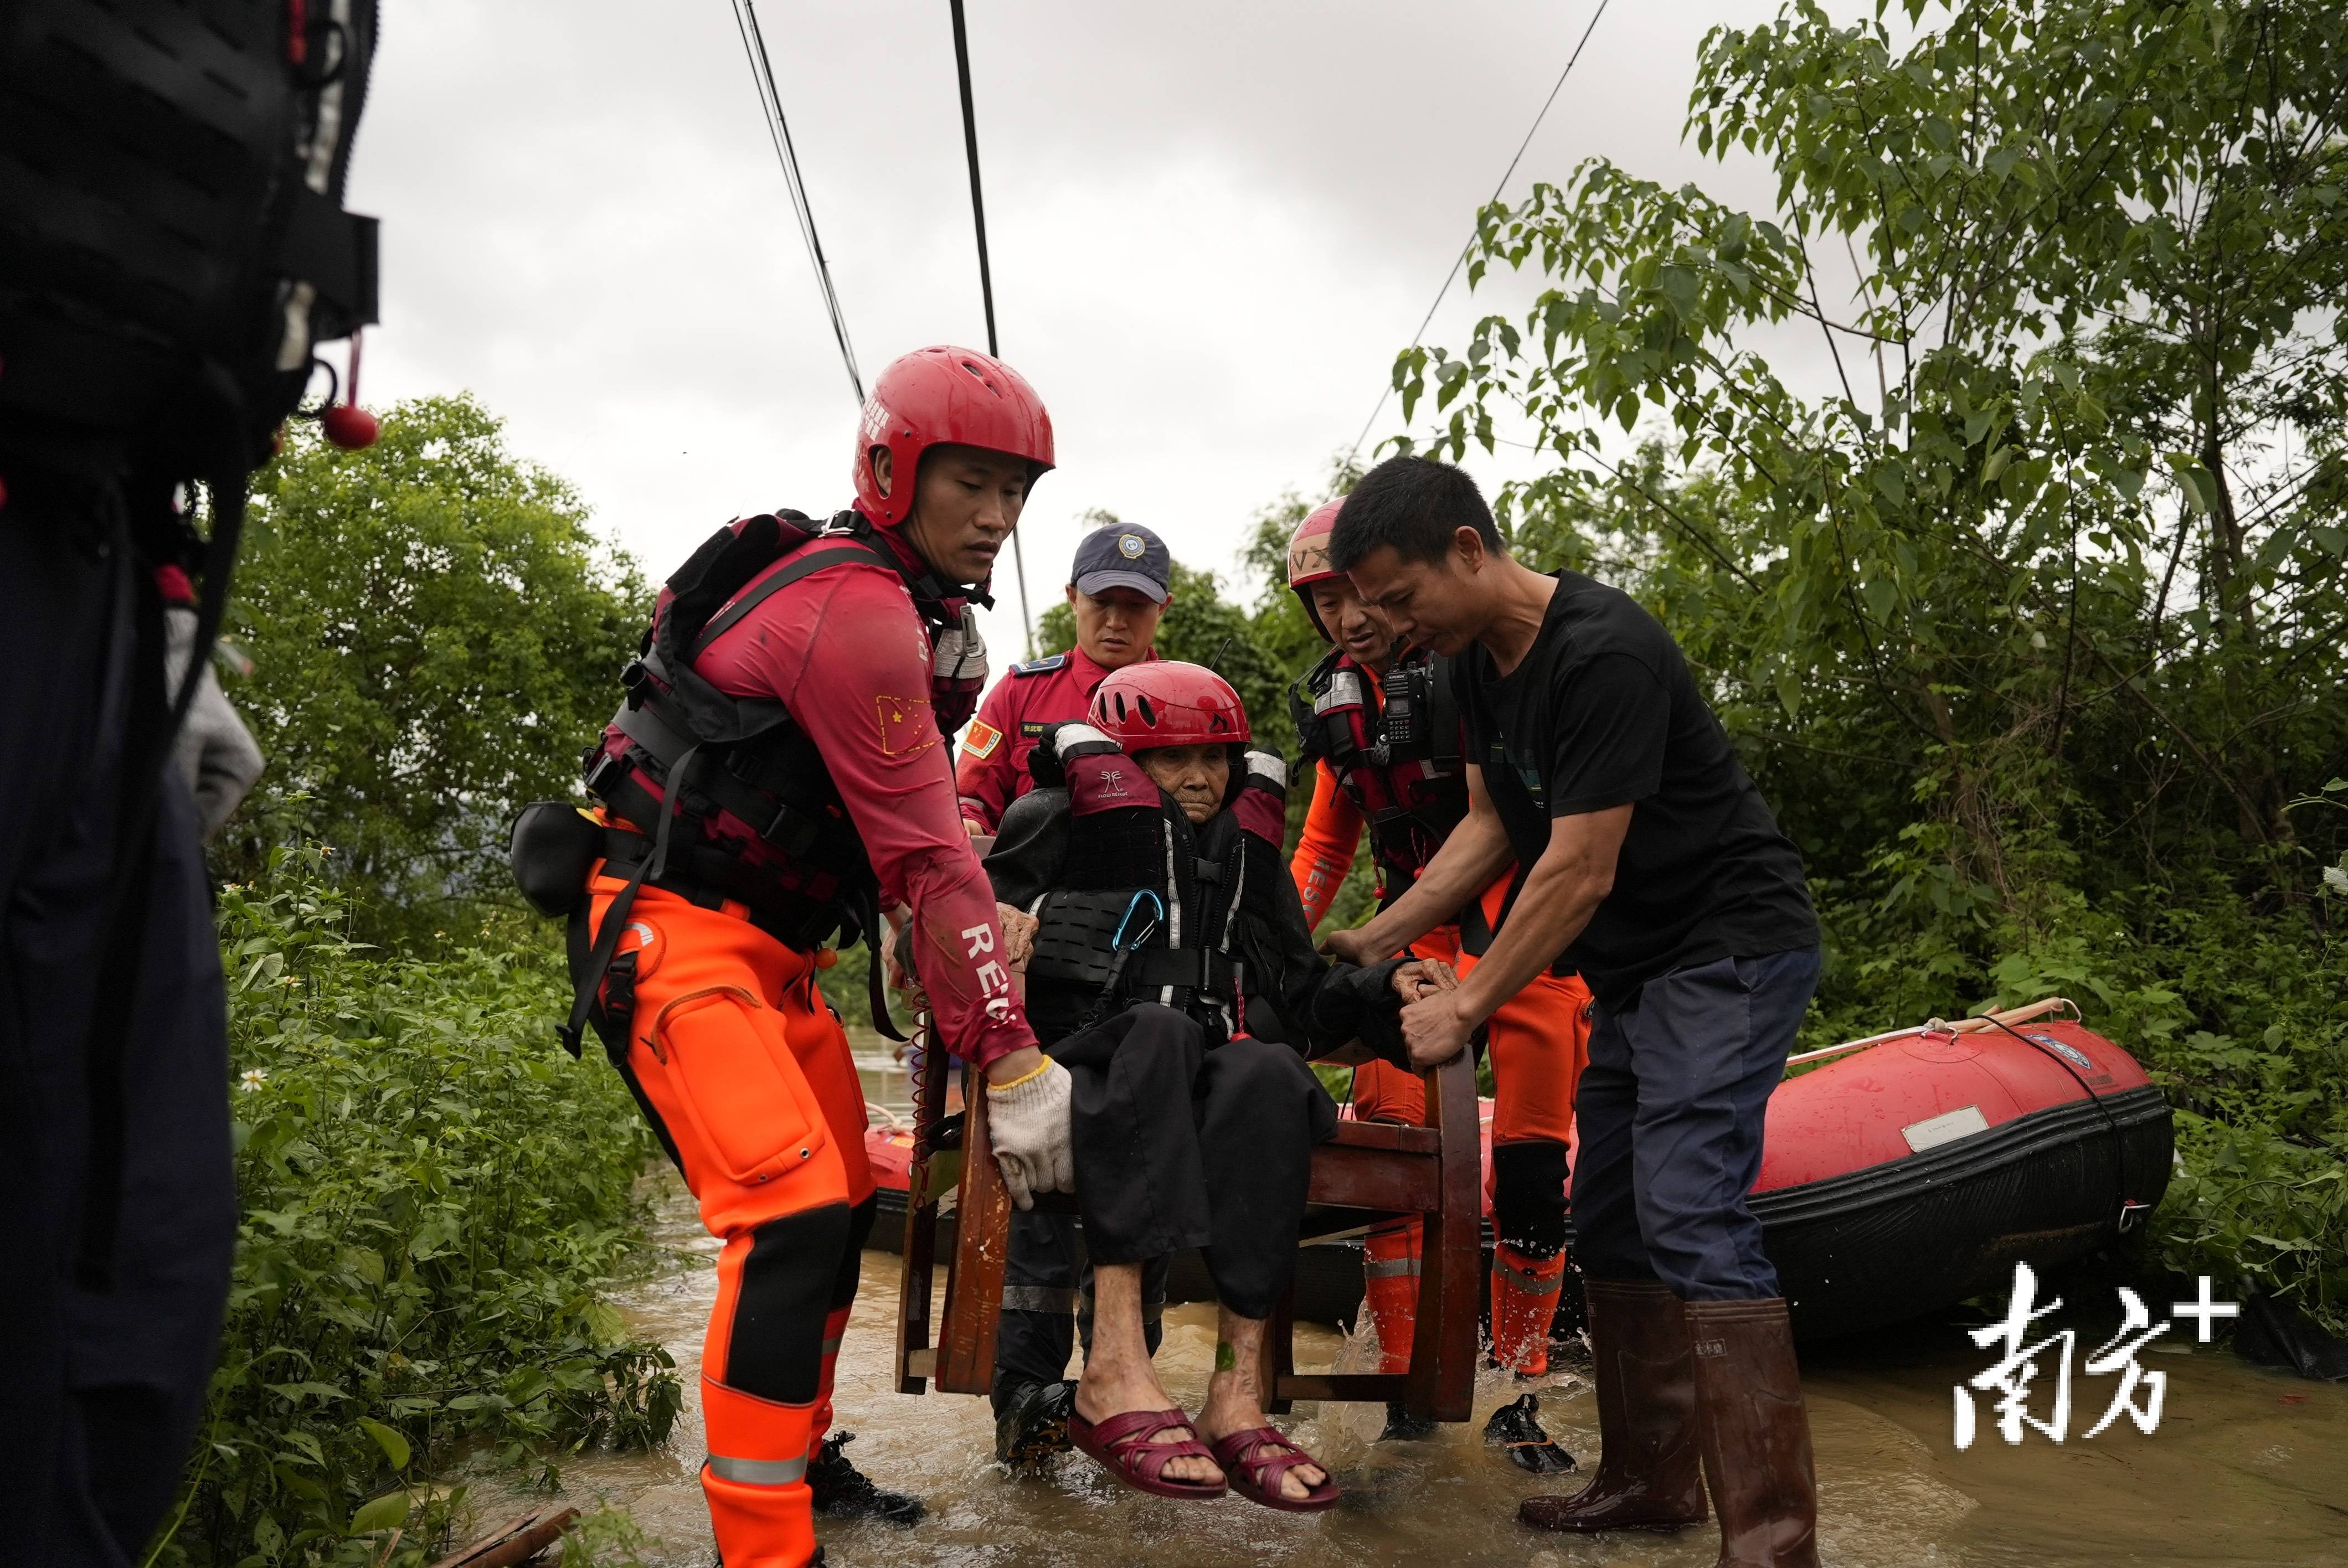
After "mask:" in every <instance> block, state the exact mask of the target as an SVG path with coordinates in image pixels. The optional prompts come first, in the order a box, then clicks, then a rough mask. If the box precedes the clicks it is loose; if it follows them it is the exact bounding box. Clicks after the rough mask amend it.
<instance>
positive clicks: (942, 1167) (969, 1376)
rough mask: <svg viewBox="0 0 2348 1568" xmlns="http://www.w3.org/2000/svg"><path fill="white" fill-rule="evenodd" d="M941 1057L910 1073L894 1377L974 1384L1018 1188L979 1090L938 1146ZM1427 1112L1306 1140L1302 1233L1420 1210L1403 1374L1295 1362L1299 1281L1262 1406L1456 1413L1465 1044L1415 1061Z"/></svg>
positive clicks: (1476, 1200) (984, 1361)
mask: <svg viewBox="0 0 2348 1568" xmlns="http://www.w3.org/2000/svg"><path fill="white" fill-rule="evenodd" d="M945 1071H946V1068H945V1062H944V1059H943V1055H942V1052H941V1051H940V1050H937V1049H936V1048H935V1047H934V1046H932V1047H931V1048H930V1049H929V1050H927V1051H926V1052H925V1054H924V1057H923V1061H922V1066H921V1068H920V1070H919V1071H918V1072H917V1073H916V1074H915V1082H914V1086H913V1091H914V1107H915V1112H916V1125H917V1126H918V1127H919V1128H920V1129H921V1131H920V1132H918V1133H917V1137H918V1138H919V1139H920V1142H919V1143H917V1145H916V1147H915V1150H914V1160H913V1165H912V1171H911V1178H910V1181H909V1184H908V1190H907V1193H906V1204H905V1250H904V1275H903V1283H902V1290H901V1295H900V1297H899V1310H898V1323H897V1389H898V1391H899V1392H901V1393H906V1394H919V1393H921V1392H922V1391H923V1390H924V1389H925V1388H926V1386H927V1383H928V1381H929V1380H930V1379H932V1378H934V1379H935V1380H936V1382H937V1385H938V1387H939V1389H942V1390H943V1391H944V1392H947V1393H953V1394H983V1393H985V1392H987V1391H988V1389H989V1387H990V1385H991V1384H992V1382H993V1378H994V1337H995V1328H996V1325H997V1323H998V1321H999V1319H1000V1317H1001V1313H1002V1302H1003V1273H1004V1260H1005V1258H1006V1256H1007V1255H1008V1253H1009V1248H1010V1235H1011V1225H1010V1219H1011V1200H1010V1197H1009V1194H1006V1193H1005V1192H1004V1186H1003V1178H1002V1174H1001V1173H1000V1172H998V1171H997V1170H996V1169H995V1164H994V1159H993V1157H992V1155H991V1153H990V1152H989V1148H988V1143H987V1135H986V1096H985V1095H984V1094H983V1093H972V1094H969V1095H967V1096H966V1104H967V1110H966V1112H965V1113H964V1117H963V1131H962V1138H961V1147H960V1148H959V1150H958V1151H954V1150H932V1147H931V1143H932V1140H933V1139H934V1138H935V1137H936V1136H937V1130H938V1126H939V1122H940V1118H939V1117H938V1115H937V1114H936V1111H937V1109H938V1108H939V1107H941V1106H942V1103H943V1098H942V1097H943V1091H944V1087H945ZM1423 1077H1424V1080H1425V1081H1426V1124H1425V1125H1423V1126H1418V1127H1403V1126H1395V1125H1393V1124H1390V1123H1387V1122H1353V1121H1344V1122H1339V1123H1338V1124H1337V1134H1336V1136H1335V1137H1334V1138H1333V1139H1332V1140H1331V1141H1329V1142H1328V1143H1323V1144H1322V1145H1320V1146H1319V1147H1318V1148H1316V1149H1315V1150H1314V1151H1313V1171H1312V1177H1311V1186H1310V1187H1309V1189H1308V1192H1307V1198H1308V1203H1309V1205H1310V1206H1309V1207H1308V1208H1307V1210H1306V1212H1305V1221H1304V1228H1303V1236H1302V1238H1301V1239H1302V1240H1303V1241H1305V1242H1312V1241H1317V1240H1323V1239H1326V1238H1328V1237H1331V1236H1337V1235H1346V1234H1348V1233H1351V1232H1355V1231H1359V1230H1361V1229H1363V1228H1364V1227H1365V1226H1367V1225H1371V1224H1373V1223H1375V1222H1376V1221H1378V1220H1382V1219H1386V1218H1390V1217H1393V1216H1395V1215H1401V1214H1418V1215H1422V1216H1424V1217H1425V1220H1426V1237H1425V1244H1424V1245H1423V1247H1422V1249H1421V1253H1422V1257H1421V1264H1420V1274H1419V1280H1418V1320H1417V1329H1416V1337H1414V1339H1413V1341H1412V1345H1411V1359H1410V1369H1409V1370H1408V1371H1406V1372H1401V1373H1392V1374H1386V1373H1325V1372H1298V1371H1297V1370H1296V1369H1295V1358H1294V1342H1293V1332H1294V1327H1293V1326H1294V1314H1293V1307H1294V1297H1295V1290H1294V1287H1293V1286H1291V1288H1290V1291H1289V1295H1288V1297H1287V1299H1284V1300H1283V1301H1282V1303H1281V1305H1280V1307H1278V1309H1277V1310H1276V1311H1275V1312H1274V1314H1273V1316H1272V1322H1271V1323H1270V1324H1269V1325H1268V1326H1267V1328H1266V1332H1265V1335H1264V1349H1265V1360H1266V1363H1267V1365H1266V1367H1265V1369H1264V1373H1265V1375H1264V1386H1265V1388H1266V1389H1268V1390H1269V1391H1270V1394H1271V1398H1270V1399H1267V1400H1266V1401H1265V1404H1266V1407H1267V1409H1270V1410H1271V1411H1272V1413H1274V1414H1280V1413H1283V1412H1285V1411H1286V1410H1287V1409H1289V1407H1290V1404H1291V1402H1292V1401H1293V1400H1296V1399H1345V1400H1366V1401H1370V1402H1374V1403H1381V1404H1383V1403H1385V1402H1386V1401H1389V1400H1398V1401H1400V1402H1401V1404H1402V1405H1403V1407H1404V1409H1406V1410H1407V1411H1409V1412H1410V1413H1411V1414H1412V1415H1414V1416H1417V1417H1420V1418H1422V1419H1433V1420H1438V1421H1464V1420H1466V1419H1468V1406H1469V1403H1470V1401H1471V1399H1473V1397H1474V1393H1475V1380H1476V1353H1477V1333H1476V1318H1477V1304H1478V1286H1479V1284H1480V1281H1479V1279H1478V1276H1479V1275H1480V1274H1481V1272H1482V1261H1483V1260H1482V1235H1481V1226H1482V1218H1483V1192H1482V1188H1483V1166H1482V1155H1481V1147H1480V1143H1479V1141H1478V1140H1479V1131H1478V1126H1477V1106H1476V1074H1475V1069H1474V1067H1473V1065H1472V1064H1471V1063H1470V1062H1469V1061H1468V1057H1467V1056H1466V1055H1464V1054H1463V1055H1461V1056H1460V1057H1458V1058H1457V1059H1456V1060H1454V1061H1450V1062H1448V1063H1447V1064H1446V1065H1444V1066H1443V1067H1440V1068H1437V1069H1436V1070H1435V1071H1431V1072H1427V1073H1426V1074H1424V1075H1423ZM949 1186H951V1187H953V1188H954V1189H955V1190H956V1192H957V1194H958V1196H957V1199H956V1211H957V1224H956V1225H955V1236H954V1244H953V1255H952V1256H951V1257H950V1258H949V1259H948V1261H947V1267H946V1300H945V1311H944V1314H943V1321H942V1325H941V1332H940V1334H939V1337H938V1343H937V1345H936V1347H935V1348H932V1346H931V1344H930V1327H931V1317H930V1307H931V1282H932V1266H933V1265H934V1263H935V1261H936V1246H937V1229H938V1216H939V1208H940V1204H939V1200H940V1199H941V1198H942V1196H943V1194H944V1192H945V1191H946V1189H947V1188H948V1187H949ZM1035 1202H1036V1205H1037V1206H1038V1207H1039V1208H1045V1209H1051V1210H1058V1211H1064V1212H1066V1213H1071V1214H1072V1213H1075V1212H1076V1200H1075V1198H1074V1197H1073V1196H1072V1195H1070V1194H1063V1193H1054V1194H1045V1195H1043V1196H1040V1197H1038V1198H1037V1199H1036V1200H1035Z"/></svg>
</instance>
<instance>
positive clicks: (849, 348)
mask: <svg viewBox="0 0 2348 1568" xmlns="http://www.w3.org/2000/svg"><path fill="white" fill-rule="evenodd" d="M957 10H959V5H957ZM734 25H735V26H736V27H737V28H739V29H740V30H741V34H742V47H743V50H744V52H746V53H747V55H748V56H750V77H751V79H752V81H753V82H754V83H755V84H756V85H757V89H758V107H759V108H760V109H762V110H764V111H765V113H766V117H767V138H769V139H770V140H772V141H773V142H774V144H775V157H776V158H777V159H778V160H779V161H780V162H781V164H782V166H783V183H784V185H786V186H787V187H788V188H789V190H790V193H791V210H792V211H793V212H794V213H796V214H797V215H798V220H799V238H800V239H802V240H804V241H807V250H808V260H809V261H812V262H813V263H814V264H815V278H816V282H817V283H818V284H819V285H820V286H821V287H822V289H823V306H824V310H825V311H826V313H829V315H830V317H831V335H832V336H833V337H834V338H836V339H838V340H839V359H840V363H841V364H845V365H846V366H847V367H848V384H849V385H850V386H852V387H854V388H855V389H856V403H857V406H858V407H862V406H863V405H864V376H863V374H862V373H861V372H860V371H859V370H858V369H857V368H856V349H855V347H854V345H853V344H851V343H850V342H849V341H848V318H847V316H846V315H844V314H843V313H841V311H840V308H839V291H838V290H837V289H835V288H833V287H832V284H831V264H830V263H829V262H828V261H825V260H824V255H823V241H822V240H821V239H820V238H819V237H818V236H817V234H816V231H815V210H814V209H813V208H812V207H810V206H809V205H808V193H807V186H806V185H805V184H804V183H803V182H802V181H801V180H800V179H799V155H798V149H796V148H794V147H793V146H792V145H791V128H790V124H789V122H788V121H787V120H785V119H784V118H783V98H782V94H781V93H780V92H779V91H778V90H777V88H776V87H775V67H774V62H773V61H772V60H770V59H768V58H767V39H766V36H765V35H764V34H762V33H761V32H759V30H758V14H757V10H756V9H755V8H754V5H753V0H734ZM963 102H964V103H965V104H967V103H968V102H969V92H968V88H967V87H965V88H964V89H963ZM974 178H976V176H975V174H973V179H974ZM989 319H990V322H991V320H992V317H991V316H990V318H989Z"/></svg>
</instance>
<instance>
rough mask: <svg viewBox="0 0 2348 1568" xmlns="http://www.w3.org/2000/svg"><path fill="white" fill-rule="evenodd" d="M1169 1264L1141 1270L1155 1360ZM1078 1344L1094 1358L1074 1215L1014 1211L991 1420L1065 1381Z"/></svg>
mask: <svg viewBox="0 0 2348 1568" xmlns="http://www.w3.org/2000/svg"><path fill="white" fill-rule="evenodd" d="M1172 1261H1173V1260H1172V1259H1170V1258H1168V1257H1163V1256H1160V1257H1153V1258H1151V1259H1150V1260H1149V1261H1148V1262H1147V1263H1145V1264H1143V1265H1142V1267H1141V1333H1142V1339H1143V1342H1144V1343H1145V1344H1146V1345H1147V1346H1148V1349H1149V1353H1150V1354H1151V1355H1153V1356H1154V1355H1156V1354H1157V1353H1158V1346H1159V1341H1160V1340H1161V1339H1163V1338H1164V1337H1165V1316H1166V1276H1167V1273H1168V1271H1169V1267H1170V1266H1171V1265H1172ZM1079 1339H1081V1340H1082V1341H1083V1343H1084V1347H1085V1352H1086V1355H1087V1356H1089V1355H1090V1354H1091V1353H1092V1343H1093V1267H1092V1263H1091V1261H1090V1260H1089V1259H1088V1258H1086V1255H1085V1245H1084V1235H1083V1232H1082V1231H1081V1230H1080V1229H1079V1228H1078V1226H1077V1224H1076V1215H1074V1214H1048V1213H1046V1212H1045V1211H1044V1210H1041V1209H1029V1210H1026V1211H1025V1212H1021V1211H1018V1210H1014V1211H1013V1212H1012V1215H1011V1248H1010V1252H1009V1254H1008V1255H1007V1256H1006V1257H1005V1259H1004V1268H1003V1317H1002V1321H1001V1323H1000V1324H999V1325H998V1326H997V1327H996V1329H995V1337H994V1386H993V1388H992V1389H991V1390H990V1395H991V1399H990V1403H992V1404H993V1406H994V1413H995V1414H996V1415H997V1416H1001V1415H1002V1414H1003V1413H1004V1411H1005V1410H1007V1409H1010V1408H1011V1405H1012V1401H1013V1400H1014V1399H1016V1398H1017V1397H1018V1393H1019V1390H1020V1389H1024V1388H1027V1387H1030V1386H1032V1385H1034V1384H1038V1383H1050V1382H1056V1381H1057V1380H1058V1379H1060V1378H1064V1377H1066V1375H1067V1370H1068V1352H1069V1351H1070V1350H1071V1349H1072V1348H1074V1347H1075V1346H1076V1342H1077V1341H1078V1340H1079Z"/></svg>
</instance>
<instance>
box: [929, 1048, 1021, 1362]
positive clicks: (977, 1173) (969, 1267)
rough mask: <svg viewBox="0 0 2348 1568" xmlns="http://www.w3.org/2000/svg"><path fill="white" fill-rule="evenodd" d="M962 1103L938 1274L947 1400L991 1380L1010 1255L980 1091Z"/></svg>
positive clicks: (1007, 1218) (1005, 1210) (1003, 1195)
mask: <svg viewBox="0 0 2348 1568" xmlns="http://www.w3.org/2000/svg"><path fill="white" fill-rule="evenodd" d="M956 1211H957V1223H956V1225H955V1227H954V1252H953V1264H952V1265H951V1266H949V1267H948V1269H947V1272H946V1311H945V1325H944V1330H943V1332H942V1335H941V1336H940V1338H939V1345H938V1388H939V1389H941V1390H942V1391H943V1392H945V1393H949V1394H983V1393H985V1392H987V1391H988V1389H990V1388H991V1387H992V1385H993V1383H994V1336H995V1329H996V1327H998V1325H999V1324H1000V1322H1001V1319H1002V1314H1003V1270H1004V1263H1005V1262H1006V1261H1007V1259H1008V1257H1009V1255H1010V1250H1011V1194H1009V1193H1008V1192H1007V1191H1005V1190H1004V1185H1003V1173H1002V1172H1001V1171H999V1170H997V1169H996V1168H995V1164H994V1149H993V1147H992V1145H991V1144H990V1143H989V1142H988V1140H987V1132H986V1095H985V1093H984V1092H983V1091H981V1092H979V1093H976V1094H973V1093H971V1092H969V1091H968V1090H967V1088H965V1090H964V1092H963V1160H962V1192H961V1196H960V1197H959V1198H958V1199H957V1200H956Z"/></svg>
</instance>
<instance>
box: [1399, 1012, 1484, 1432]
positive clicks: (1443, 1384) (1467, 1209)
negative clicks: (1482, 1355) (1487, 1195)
mask: <svg viewBox="0 0 2348 1568" xmlns="http://www.w3.org/2000/svg"><path fill="white" fill-rule="evenodd" d="M1426 1087H1427V1095H1426V1119H1427V1122H1428V1124H1429V1125H1431V1126H1434V1127H1437V1128H1438V1129H1439V1130H1440V1131H1441V1132H1442V1134H1443V1153H1442V1155H1441V1161H1442V1187H1441V1196H1442V1206H1441V1207H1440V1208H1438V1209H1437V1210H1436V1212H1434V1213H1433V1214H1428V1215H1427V1216H1426V1235H1425V1240H1424V1242H1423V1243H1422V1245H1421V1248H1420V1259H1421V1265H1420V1267H1421V1272H1420V1274H1419V1282H1418V1328H1417V1332H1416V1337H1415V1338H1414V1340H1413V1343H1412V1346H1411V1358H1410V1372H1409V1374H1408V1377H1409V1384H1408V1389H1409V1391H1408V1393H1407V1394H1406V1396H1405V1397H1404V1400H1403V1406H1404V1409H1406V1410H1407V1411H1408V1412H1409V1413H1410V1414H1412V1415H1414V1416H1418V1417H1421V1418H1423V1419H1432V1420H1438V1421H1464V1420H1466V1419H1468V1416H1469V1415H1470V1414H1471V1413H1472V1412H1473V1407H1474V1404H1475V1398H1476V1305H1477V1300H1478V1291H1479V1288H1480V1286H1481V1283H1482V1281H1481V1278H1480V1276H1481V1275H1482V1273H1483V1248H1482V1245H1481V1243H1482V1239H1483V1237H1482V1227H1481V1225H1480V1223H1479V1222H1480V1221H1481V1219H1482V1217H1483V1190H1482V1189H1483V1150H1482V1145H1481V1142H1480V1139H1479V1137H1478V1128H1477V1125H1476V1077H1475V1068H1474V1067H1473V1066H1472V1065H1471V1064H1470V1063H1469V1061H1468V1057H1467V1054H1466V1053H1465V1052H1462V1053H1461V1054H1460V1055H1459V1056H1458V1057H1457V1058H1456V1059H1455V1060H1453V1061H1449V1062H1447V1063H1446V1064H1445V1065H1443V1066H1442V1067H1440V1068H1437V1070H1436V1071H1433V1072H1431V1073H1429V1074H1428V1075H1427V1079H1426Z"/></svg>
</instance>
